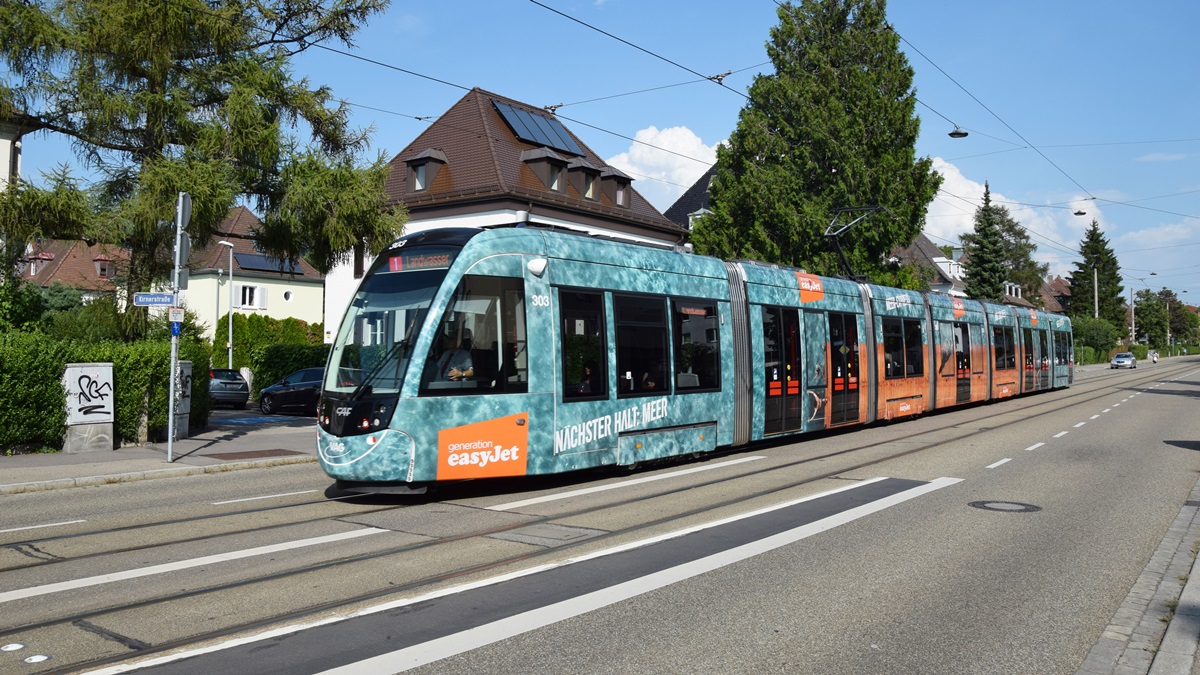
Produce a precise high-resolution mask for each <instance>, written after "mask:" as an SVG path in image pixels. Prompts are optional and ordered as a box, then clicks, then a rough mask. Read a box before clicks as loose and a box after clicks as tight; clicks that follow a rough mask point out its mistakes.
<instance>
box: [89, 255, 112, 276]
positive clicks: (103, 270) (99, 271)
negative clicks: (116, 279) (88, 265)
mask: <svg viewBox="0 0 1200 675" xmlns="http://www.w3.org/2000/svg"><path fill="white" fill-rule="evenodd" d="M92 262H93V263H95V264H96V277H97V278H99V279H110V278H112V277H113V276H114V275H115V274H116V273H117V267H116V265H114V264H113V261H111V260H109V259H108V258H106V257H104V256H100V257H99V258H96V259H95V260H93V261H92Z"/></svg>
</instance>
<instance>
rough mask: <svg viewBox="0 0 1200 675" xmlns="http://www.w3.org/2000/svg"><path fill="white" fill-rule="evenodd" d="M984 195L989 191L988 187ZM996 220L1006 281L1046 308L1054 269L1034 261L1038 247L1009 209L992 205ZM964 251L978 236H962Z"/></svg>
mask: <svg viewBox="0 0 1200 675" xmlns="http://www.w3.org/2000/svg"><path fill="white" fill-rule="evenodd" d="M984 191H985V192H987V191H988V189H987V188H986V187H985V188H984ZM991 208H992V220H993V222H994V223H995V225H996V228H997V229H998V230H999V232H1000V249H1001V258H1002V260H1003V265H1004V270H1005V272H1004V280H1005V281H1009V282H1012V283H1014V284H1017V285H1019V286H1020V287H1021V292H1022V297H1024V298H1025V299H1026V300H1028V301H1029V302H1031V303H1033V304H1034V305H1036V306H1038V307H1041V306H1042V293H1041V290H1042V284H1043V283H1045V279H1046V274H1047V273H1049V271H1050V265H1048V264H1046V263H1038V262H1035V261H1034V259H1033V254H1034V252H1035V251H1037V245H1036V244H1034V243H1033V241H1032V240H1031V239H1030V238H1029V233H1028V232H1026V231H1025V228H1024V227H1022V226H1021V223H1019V222H1017V220H1016V219H1015V218H1013V217H1012V215H1011V214H1009V212H1008V207H1005V206H999V205H996V204H992V206H991ZM959 241H961V242H962V245H963V248H966V249H970V247H971V245H972V244H973V243H974V241H975V235H974V233H970V232H968V233H966V234H963V235H960V236H959Z"/></svg>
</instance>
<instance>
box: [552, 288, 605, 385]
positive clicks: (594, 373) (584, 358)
mask: <svg viewBox="0 0 1200 675" xmlns="http://www.w3.org/2000/svg"><path fill="white" fill-rule="evenodd" d="M558 305H559V311H560V315H561V317H562V364H563V365H562V370H563V398H565V399H567V400H580V399H584V400H590V399H595V398H604V397H606V396H607V395H608V368H607V365H608V348H607V346H606V345H605V341H604V333H605V331H604V296H603V295H601V294H600V293H584V292H579V291H572V290H567V289H559V291H558Z"/></svg>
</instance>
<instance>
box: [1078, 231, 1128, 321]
mask: <svg viewBox="0 0 1200 675" xmlns="http://www.w3.org/2000/svg"><path fill="white" fill-rule="evenodd" d="M1079 254H1080V256H1082V258H1081V259H1080V260H1079V261H1077V262H1076V263H1075V270H1074V271H1072V272H1071V274H1070V276H1069V281H1070V283H1071V298H1070V300H1069V301H1068V303H1067V307H1066V310H1067V314H1069V315H1070V316H1073V317H1074V316H1092V315H1093V312H1094V311H1095V306H1096V305H1097V304H1098V305H1099V313H1100V318H1101V319H1104V320H1105V321H1107V322H1109V323H1111V324H1112V325H1113V326H1116V327H1118V328H1119V327H1123V326H1125V325H1127V324H1128V320H1127V317H1126V304H1125V299H1124V293H1125V288H1124V287H1123V286H1122V285H1121V266H1120V264H1118V263H1117V255H1116V253H1114V252H1113V250H1112V247H1110V246H1109V244H1108V239H1106V238H1105V236H1104V234H1103V233H1102V232H1100V223H1098V222H1096V221H1095V220H1092V224H1091V226H1089V227H1088V230H1087V232H1085V233H1084V235H1083V241H1082V242H1080V244H1079ZM1093 269H1094V271H1093ZM1093 278H1094V279H1096V280H1098V281H1099V289H1100V293H1099V297H1098V302H1097V296H1096V295H1095V294H1094V289H1095V288H1096V287H1097V286H1096V285H1095V284H1093Z"/></svg>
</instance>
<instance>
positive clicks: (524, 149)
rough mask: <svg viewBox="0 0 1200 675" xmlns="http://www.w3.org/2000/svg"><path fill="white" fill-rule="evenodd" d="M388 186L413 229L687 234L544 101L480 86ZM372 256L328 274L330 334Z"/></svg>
mask: <svg viewBox="0 0 1200 675" xmlns="http://www.w3.org/2000/svg"><path fill="white" fill-rule="evenodd" d="M390 167H391V174H390V175H389V177H388V181H387V185H386V188H385V190H386V192H387V196H388V199H389V200H390V201H391V202H392V203H394V204H403V205H404V206H405V208H407V210H408V214H409V222H408V224H407V225H406V226H405V233H406V234H407V233H412V232H416V231H420V230H425V229H433V228H439V227H490V226H500V225H512V224H517V223H528V224H534V225H540V226H546V227H558V228H566V229H571V230H577V231H583V232H588V233H591V234H596V235H606V236H614V237H620V238H625V239H629V240H632V241H640V242H647V243H658V244H676V243H682V242H683V241H684V240H685V239H686V237H687V228H686V226H681V225H679V224H677V223H673V222H671V221H670V220H668V219H667V218H666V217H665V216H663V214H661V213H659V211H658V210H657V209H655V208H654V206H653V205H651V204H650V202H648V201H646V199H645V198H644V197H643V196H642V195H641V194H640V193H638V191H637V190H636V189H634V187H633V179H632V178H630V177H629V176H628V175H626V174H624V173H622V172H621V171H620V170H618V169H617V168H616V167H612V166H609V165H608V164H606V163H605V162H604V160H603V159H602V158H601V157H600V156H599V155H597V154H596V153H595V152H593V151H592V150H591V149H590V148H588V146H587V144H586V143H584V142H583V141H582V140H581V139H580V138H579V137H578V136H576V135H575V134H574V133H572V132H571V131H570V130H569V129H567V128H566V127H565V126H564V125H563V124H562V123H561V122H560V121H559V120H558V118H556V117H555V116H554V115H553V114H551V113H549V112H547V111H546V110H544V109H541V108H537V107H534V106H530V105H527V104H525V103H521V102H520V101H515V100H513V99H510V98H507V97H504V96H501V95H499V94H494V93H492V92H488V91H484V90H482V89H478V88H475V89H472V90H471V91H470V92H468V93H467V94H466V95H465V96H463V97H462V98H461V99H459V101H458V102H457V103H455V104H454V105H453V106H451V107H450V109H449V110H447V111H446V112H445V113H443V114H442V116H441V117H440V118H438V119H437V120H436V121H435V122H433V123H432V124H431V125H430V126H429V128H428V129H426V130H425V131H424V132H423V133H421V134H420V135H419V136H417V138H416V139H414V140H413V141H412V142H411V143H409V144H408V146H407V147H406V148H404V149H403V150H401V151H400V152H399V153H397V154H396V155H395V157H393V158H392V160H391V162H390ZM365 264H366V261H365V260H354V261H352V262H351V263H348V264H345V265H339V266H337V267H335V268H334V270H332V271H331V272H330V274H329V275H328V276H327V277H326V294H325V298H326V308H325V314H326V316H327V317H328V318H327V322H326V339H327V340H331V339H332V331H335V330H336V329H337V326H336V323H337V321H338V320H339V318H340V317H341V315H342V313H343V312H344V310H345V307H346V305H347V303H349V301H350V297H351V296H352V294H353V292H354V288H355V286H356V285H357V278H358V277H360V276H361V275H362V270H363V269H364V267H365Z"/></svg>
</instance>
